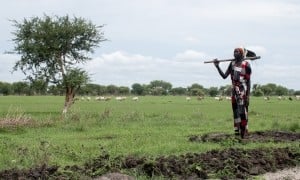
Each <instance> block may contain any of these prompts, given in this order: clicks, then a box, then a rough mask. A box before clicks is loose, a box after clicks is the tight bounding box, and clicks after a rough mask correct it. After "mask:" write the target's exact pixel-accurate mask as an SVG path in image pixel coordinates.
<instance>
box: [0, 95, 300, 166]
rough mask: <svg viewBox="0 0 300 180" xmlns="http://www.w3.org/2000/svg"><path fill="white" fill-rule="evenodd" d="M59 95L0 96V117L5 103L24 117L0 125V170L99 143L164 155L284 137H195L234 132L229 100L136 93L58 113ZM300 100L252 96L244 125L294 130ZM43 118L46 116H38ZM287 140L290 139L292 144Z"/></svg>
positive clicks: (64, 159)
mask: <svg viewBox="0 0 300 180" xmlns="http://www.w3.org/2000/svg"><path fill="white" fill-rule="evenodd" d="M63 101H64V98H63V97H60V96H47V97H44V96H40V97H37V96H34V97H26V96H24V97H19V96H18V97H17V96H8V97H4V96H3V97H0V102H1V103H0V114H1V116H0V119H1V121H4V120H5V119H6V117H8V114H9V113H11V112H14V111H12V109H14V108H16V109H18V111H15V112H14V113H15V114H14V115H15V117H20V116H18V115H21V117H30V119H31V120H32V121H33V122H34V126H28V125H27V124H24V125H21V126H19V128H17V129H12V130H9V131H8V130H7V129H8V128H9V127H5V126H3V127H2V128H1V129H2V130H1V129H0V144H1V146H0V169H7V168H10V167H19V168H22V167H30V166H33V165H36V164H39V163H42V162H47V163H50V164H58V165H61V166H64V165H72V164H81V163H84V162H85V161H86V160H87V159H89V158H92V157H96V156H97V155H99V153H101V149H103V148H104V149H105V150H106V151H108V152H109V153H110V154H111V155H112V156H117V155H140V156H142V155H152V156H158V155H170V154H182V153H186V152H205V151H208V150H212V149H220V148H227V147H230V146H237V147H243V148H255V147H261V146H271V147H272V146H274V147H275V146H285V145H287V144H285V143H277V144H275V143H264V144H260V143H249V144H246V145H245V144H240V143H233V144H232V143H231V142H229V143H228V144H226V143H221V144H217V143H195V142H190V141H189V140H188V137H189V136H190V135H201V134H205V133H211V132H223V133H233V128H232V126H233V120H232V112H231V104H230V102H229V101H225V100H224V101H215V100H214V99H213V98H205V99H204V100H202V101H198V100H196V98H194V99H192V100H191V101H189V102H188V101H186V100H185V97H180V96H164V97H151V96H145V97H140V98H139V101H137V102H136V101H131V100H130V99H127V100H126V101H121V102H119V101H116V100H114V99H112V100H110V101H105V102H104V101H95V100H91V101H77V102H76V103H75V104H74V105H73V107H72V108H71V110H70V112H69V113H68V115H67V116H66V117H65V118H64V119H61V111H62V107H63ZM299 107H300V101H278V100H275V99H274V100H272V99H271V100H270V101H264V100H263V99H262V98H252V99H251V104H250V113H249V127H250V132H251V131H257V130H269V129H276V130H288V131H293V132H300V129H299V122H300V121H299V120H300V112H299ZM45 122H46V123H45ZM289 146H297V145H296V144H295V143H291V144H289Z"/></svg>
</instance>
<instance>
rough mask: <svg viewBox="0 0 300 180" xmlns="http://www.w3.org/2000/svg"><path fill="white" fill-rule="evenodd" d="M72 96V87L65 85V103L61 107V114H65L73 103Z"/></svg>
mask: <svg viewBox="0 0 300 180" xmlns="http://www.w3.org/2000/svg"><path fill="white" fill-rule="evenodd" d="M74 97H75V91H74V87H70V86H67V87H66V96H65V105H64V109H63V112H62V113H63V114H66V113H67V112H68V110H69V108H70V107H71V105H72V104H73V103H74Z"/></svg>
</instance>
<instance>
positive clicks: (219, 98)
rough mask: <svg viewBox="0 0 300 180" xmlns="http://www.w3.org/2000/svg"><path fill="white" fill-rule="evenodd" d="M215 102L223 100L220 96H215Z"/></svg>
mask: <svg viewBox="0 0 300 180" xmlns="http://www.w3.org/2000/svg"><path fill="white" fill-rule="evenodd" d="M215 100H217V101H222V100H223V97H222V96H216V97H215Z"/></svg>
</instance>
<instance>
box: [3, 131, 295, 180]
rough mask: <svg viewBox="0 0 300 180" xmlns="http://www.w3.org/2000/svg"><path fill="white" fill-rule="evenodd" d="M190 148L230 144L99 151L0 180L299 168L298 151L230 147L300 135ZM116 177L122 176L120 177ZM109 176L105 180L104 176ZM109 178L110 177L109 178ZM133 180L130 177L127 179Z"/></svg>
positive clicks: (207, 138) (196, 175)
mask: <svg viewBox="0 0 300 180" xmlns="http://www.w3.org/2000/svg"><path fill="white" fill-rule="evenodd" d="M188 140H189V141H191V143H198V142H201V143H203V142H216V143H223V144H224V145H229V147H228V148H225V149H223V150H212V151H209V152H206V153H187V154H182V155H178V156H175V155H169V156H159V157H137V156H122V157H121V156H120V157H110V155H109V154H108V153H107V152H105V151H103V152H100V153H101V155H99V156H98V157H96V158H94V159H91V160H88V161H87V162H86V163H85V164H84V165H81V166H80V165H74V166H66V167H58V166H48V165H41V166H39V167H34V168H31V169H24V170H16V169H8V170H4V171H1V172H0V179H101V178H102V179H103V178H104V179H105V178H108V179H111V178H113V177H114V176H112V175H115V174H114V173H117V175H118V176H117V177H119V176H122V174H123V175H124V173H125V174H128V175H130V174H135V175H140V176H146V177H149V178H155V177H165V178H167V179H208V178H218V179H246V178H250V177H253V176H257V175H263V174H266V173H268V172H275V171H278V170H283V169H286V168H298V167H299V165H300V151H299V148H298V147H297V148H288V147H286V148H258V149H248V150H246V149H239V148H231V146H230V145H231V144H232V143H248V142H269V141H272V142H281V141H284V142H289V141H294V142H300V133H291V132H281V131H280V132H279V131H268V132H253V133H251V134H249V135H248V136H247V137H246V138H245V139H240V138H238V137H235V136H234V135H229V134H222V133H212V134H205V135H201V136H197V135H191V136H190V137H188ZM118 173H120V174H121V173H122V174H121V175H120V174H118ZM107 174H108V175H109V176H108V175H107ZM109 177H111V178H109ZM125 177H128V179H132V178H133V177H132V176H126V175H125Z"/></svg>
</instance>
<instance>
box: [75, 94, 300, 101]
mask: <svg viewBox="0 0 300 180" xmlns="http://www.w3.org/2000/svg"><path fill="white" fill-rule="evenodd" d="M263 98H264V100H266V101H268V100H271V99H275V98H276V99H277V100H290V101H292V100H294V99H295V100H300V96H299V95H297V96H293V97H292V96H289V97H286V96H277V97H274V96H272V97H270V96H265V97H263ZM111 99H115V100H117V101H124V100H127V99H130V100H132V101H139V97H138V96H134V97H126V96H116V97H111V96H97V97H95V98H91V97H89V96H82V97H81V98H80V99H79V98H76V100H82V101H91V100H96V101H110V100H111ZM192 99H196V100H199V101H200V100H203V99H204V96H196V97H190V96H187V97H185V100H186V101H191V100H192ZM214 99H215V100H216V101H222V100H229V101H230V100H231V97H230V96H216V97H214Z"/></svg>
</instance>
